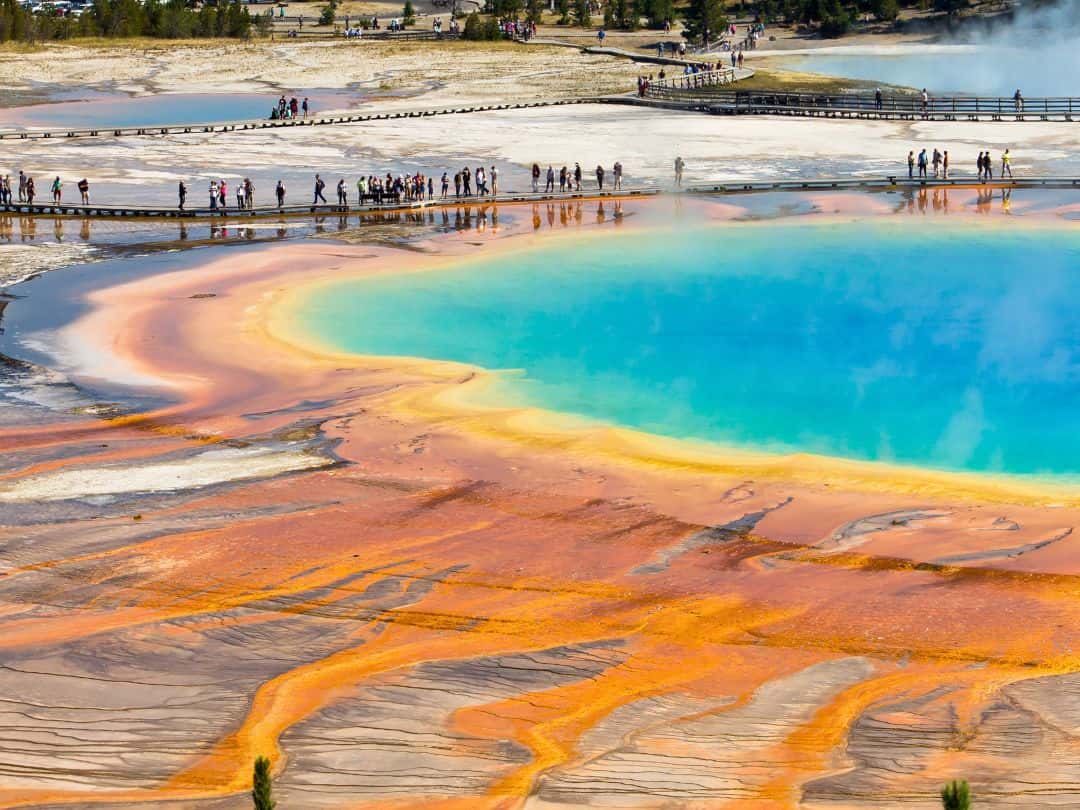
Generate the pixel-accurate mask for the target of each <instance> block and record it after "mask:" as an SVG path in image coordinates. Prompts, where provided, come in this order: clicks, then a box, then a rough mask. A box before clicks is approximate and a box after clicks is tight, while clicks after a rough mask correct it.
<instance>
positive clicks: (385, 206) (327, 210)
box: [0, 188, 658, 220]
mask: <svg viewBox="0 0 1080 810" xmlns="http://www.w3.org/2000/svg"><path fill="white" fill-rule="evenodd" d="M657 193H658V191H657V190H656V189H651V188H632V189H626V190H622V191H597V190H588V191H569V192H562V193H540V194H532V193H523V194H517V193H512V192H511V193H507V194H500V195H499V196H498V197H491V196H487V197H448V198H446V199H439V198H437V199H434V200H423V201H410V202H384V203H379V204H374V203H372V204H370V205H352V204H347V205H337V204H330V203H320V204H318V205H285V206H282V207H280V208H279V207H278V206H276V205H274V206H258V207H255V208H249V209H243V208H236V207H233V206H229V207H226V208H199V207H193V208H185V209H183V210H180V209H179V208H176V207H175V206H174V207H164V206H141V205H75V204H65V203H53V202H34V203H33V204H30V203H20V202H12V203H8V204H6V205H0V216H2V215H4V214H8V215H15V216H37V217H77V218H91V219H169V220H176V219H223V220H224V219H227V220H237V219H260V218H261V219H266V218H274V219H278V218H281V217H296V216H307V215H311V214H316V215H333V216H349V215H353V214H381V213H395V212H416V211H427V210H431V209H441V208H457V207H460V206H470V207H476V206H490V205H525V204H530V203H547V202H551V203H555V202H574V201H585V200H593V201H601V202H602V201H606V200H611V201H614V202H618V201H622V200H627V199H636V198H640V197H648V196H652V195H655V194H657ZM189 200H190V198H189ZM230 202H231V201H230Z"/></svg>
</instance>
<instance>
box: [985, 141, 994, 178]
mask: <svg viewBox="0 0 1080 810" xmlns="http://www.w3.org/2000/svg"><path fill="white" fill-rule="evenodd" d="M983 174H984V175H985V176H986V182H988V183H989V182H990V181H991V180H993V179H994V163H993V161H992V160H991V159H990V150H989V149H987V150H986V157H984V158H983Z"/></svg>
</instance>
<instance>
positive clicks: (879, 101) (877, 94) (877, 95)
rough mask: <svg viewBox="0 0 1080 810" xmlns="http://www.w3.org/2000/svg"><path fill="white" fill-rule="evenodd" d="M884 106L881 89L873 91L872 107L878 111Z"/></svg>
mask: <svg viewBox="0 0 1080 810" xmlns="http://www.w3.org/2000/svg"><path fill="white" fill-rule="evenodd" d="M884 106H885V105H884V98H883V97H882V95H881V88H880V87H879V88H877V89H876V90H875V91H874V107H875V108H877V109H878V110H879V111H880V110H881V108H882V107H884Z"/></svg>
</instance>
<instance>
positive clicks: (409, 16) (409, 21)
mask: <svg viewBox="0 0 1080 810" xmlns="http://www.w3.org/2000/svg"><path fill="white" fill-rule="evenodd" d="M415 22H416V9H415V8H413V4H412V0H405V8H404V9H402V11H401V24H402V25H413V24H414V23H415Z"/></svg>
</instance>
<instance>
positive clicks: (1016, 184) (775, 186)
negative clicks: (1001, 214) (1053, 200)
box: [686, 175, 1080, 194]
mask: <svg viewBox="0 0 1080 810" xmlns="http://www.w3.org/2000/svg"><path fill="white" fill-rule="evenodd" d="M923 188H945V189H948V188H960V189H1072V188H1075V189H1080V177H1017V178H1014V179H1011V180H1001V179H998V180H991V181H989V182H986V183H982V182H979V180H978V178H976V177H968V176H961V177H950V178H949V179H948V180H942V179H940V178H933V177H928V178H925V179H919V178H911V179H909V178H907V177H904V176H901V175H896V176H887V177H881V178H874V177H865V178H839V179H833V180H829V179H825V180H776V181H767V180H766V181H752V182H748V183H715V184H712V185H704V186H692V187H689V188H687V189H686V190H687V191H688V192H690V193H692V194H746V193H754V192H763V191H898V190H918V189H923Z"/></svg>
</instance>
